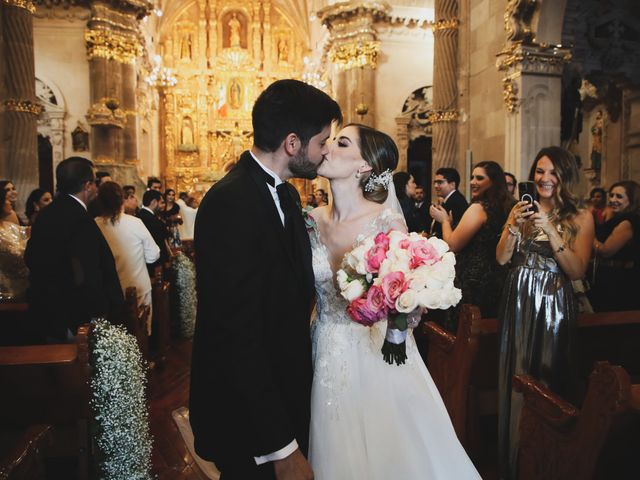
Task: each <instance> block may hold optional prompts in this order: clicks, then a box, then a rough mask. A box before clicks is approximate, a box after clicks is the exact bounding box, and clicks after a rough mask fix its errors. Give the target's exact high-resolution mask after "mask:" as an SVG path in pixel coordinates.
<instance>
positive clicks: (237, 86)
mask: <svg viewBox="0 0 640 480" xmlns="http://www.w3.org/2000/svg"><path fill="white" fill-rule="evenodd" d="M229 105H231V108H235V109H238V108H240V106H241V105H242V84H241V83H240V80H238V79H237V78H233V79H232V80H231V83H230V84H229Z"/></svg>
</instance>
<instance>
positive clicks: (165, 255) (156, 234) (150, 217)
mask: <svg viewBox="0 0 640 480" xmlns="http://www.w3.org/2000/svg"><path fill="white" fill-rule="evenodd" d="M163 208H164V198H163V197H162V194H161V193H160V192H159V191H158V190H155V189H152V190H147V191H146V192H144V195H143V196H142V208H140V211H139V212H138V218H140V220H142V223H144V226H145V227H147V230H149V233H151V236H152V237H153V240H154V241H155V242H156V245H158V248H160V260H159V261H157V262H154V263H152V264H150V265H148V269H149V274H150V275H153V270H154V268H155V267H156V266H157V265H164V263H166V262H167V260H169V258H170V257H171V247H170V246H169V231H168V230H167V226H166V225H165V224H164V222H163V221H162V220H160V218H159V216H158V215H159V213H160V211H162V209H163Z"/></svg>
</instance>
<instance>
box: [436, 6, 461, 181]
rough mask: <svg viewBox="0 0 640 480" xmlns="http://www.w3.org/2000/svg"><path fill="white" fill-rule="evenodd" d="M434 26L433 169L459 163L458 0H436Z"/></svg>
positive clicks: (454, 165) (453, 165)
mask: <svg viewBox="0 0 640 480" xmlns="http://www.w3.org/2000/svg"><path fill="white" fill-rule="evenodd" d="M435 18H436V23H435V24H434V26H433V42H434V53H433V58H434V67H433V114H432V116H431V123H432V124H433V146H432V155H433V156H432V158H433V171H434V172H435V171H436V170H437V169H438V168H440V167H456V168H458V171H460V163H461V161H460V159H459V156H458V125H457V121H458V110H457V107H458V83H457V76H458V26H459V23H460V22H459V20H458V0H436V2H435ZM461 173H462V172H461Z"/></svg>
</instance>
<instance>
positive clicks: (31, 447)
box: [0, 425, 52, 480]
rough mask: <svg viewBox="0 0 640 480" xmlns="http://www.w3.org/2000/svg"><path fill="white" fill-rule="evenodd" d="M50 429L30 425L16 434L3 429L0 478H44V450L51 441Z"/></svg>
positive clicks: (0, 451) (15, 479) (24, 479)
mask: <svg viewBox="0 0 640 480" xmlns="http://www.w3.org/2000/svg"><path fill="white" fill-rule="evenodd" d="M51 428H52V427H51V425H32V426H30V427H27V429H26V430H24V429H20V430H19V431H17V432H16V431H7V430H6V429H3V431H2V432H1V433H0V478H2V479H5V478H6V479H9V478H10V479H11V480H36V479H44V478H46V471H45V462H44V450H46V449H47V448H48V447H49V442H50V441H51Z"/></svg>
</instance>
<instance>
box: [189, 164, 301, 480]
mask: <svg viewBox="0 0 640 480" xmlns="http://www.w3.org/2000/svg"><path fill="white" fill-rule="evenodd" d="M264 175H265V173H264V170H262V169H261V168H260V166H259V165H258V164H257V163H256V162H255V160H253V158H252V157H251V155H250V154H249V152H245V153H243V154H242V156H241V157H240V161H239V162H238V164H237V165H236V167H235V168H234V169H233V170H232V171H231V172H229V173H228V174H227V175H226V176H225V177H224V178H223V179H222V180H220V181H219V182H218V183H217V184H215V185H214V186H213V187H212V188H211V189H210V190H209V191H208V192H207V194H206V195H205V197H204V199H203V201H202V203H201V205H200V208H199V209H198V214H197V217H196V223H195V240H194V242H195V258H196V272H197V290H198V316H197V323H196V331H195V336H194V340H193V357H192V365H191V396H190V402H189V403H190V421H191V427H192V429H193V433H194V436H195V448H196V452H197V453H198V455H200V456H201V457H203V458H205V459H209V460H213V461H214V462H216V464H217V466H218V467H219V468H220V469H221V471H222V472H223V474H224V471H225V467H227V466H232V465H237V464H239V463H245V464H246V463H247V462H250V463H254V460H253V457H258V456H263V455H266V454H269V453H272V452H275V451H277V450H279V449H281V448H283V447H285V446H286V445H288V444H289V443H290V442H291V441H292V440H293V439H294V438H295V439H296V440H297V442H298V444H299V445H300V448H301V450H302V451H303V452H304V453H305V454H306V450H307V445H308V434H309V411H310V395H311V380H312V367H311V342H310V338H309V312H310V306H311V301H312V296H313V270H312V266H311V248H310V244H309V238H308V236H307V232H306V229H305V225H304V221H303V219H302V216H301V214H298V212H300V211H301V209H300V208H297V212H295V215H294V219H293V220H294V221H293V222H292V226H293V233H294V234H293V235H287V233H286V232H287V231H286V230H285V229H284V228H283V226H282V223H281V221H280V217H279V215H278V211H277V209H276V206H275V203H274V201H273V197H272V196H271V193H270V191H269V189H268V186H267V183H266V181H265V177H264ZM289 187H290V191H291V193H292V195H294V199H295V201H296V204H297V205H299V201H300V199H299V196H298V194H297V192H296V191H295V188H294V187H293V186H291V185H289ZM231 470H232V469H231V468H229V471H231Z"/></svg>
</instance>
